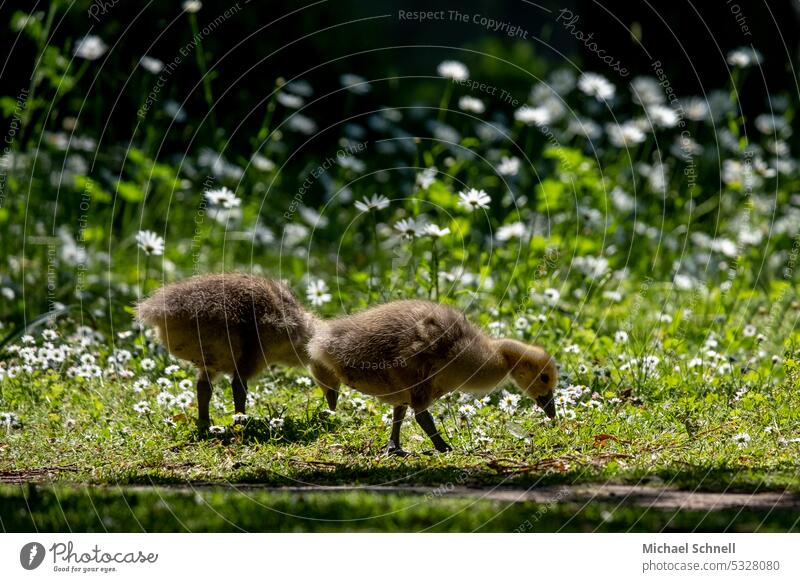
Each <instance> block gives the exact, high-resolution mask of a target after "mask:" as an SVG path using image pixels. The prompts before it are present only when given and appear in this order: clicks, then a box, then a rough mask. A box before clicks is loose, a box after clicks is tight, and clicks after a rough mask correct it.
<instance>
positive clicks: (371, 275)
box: [369, 212, 385, 299]
mask: <svg viewBox="0 0 800 582" xmlns="http://www.w3.org/2000/svg"><path fill="white" fill-rule="evenodd" d="M370 215H371V216H372V249H373V250H372V254H373V256H372V261H370V265H369V279H370V283H369V297H370V299H372V286H373V285H374V284H375V277H376V275H375V263H376V262H377V261H378V251H379V248H378V217H377V215H376V213H375V212H370ZM380 296H381V299H385V297H384V296H383V289H381V290H380Z"/></svg>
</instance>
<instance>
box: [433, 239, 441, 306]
mask: <svg viewBox="0 0 800 582" xmlns="http://www.w3.org/2000/svg"><path fill="white" fill-rule="evenodd" d="M431 279H432V282H433V290H434V295H433V297H434V299H435V300H436V301H439V249H438V247H437V246H436V238H435V237H434V238H432V239H431Z"/></svg>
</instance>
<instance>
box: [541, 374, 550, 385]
mask: <svg viewBox="0 0 800 582" xmlns="http://www.w3.org/2000/svg"><path fill="white" fill-rule="evenodd" d="M542 382H544V383H545V384H549V383H550V374H542Z"/></svg>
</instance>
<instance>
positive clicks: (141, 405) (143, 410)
mask: <svg viewBox="0 0 800 582" xmlns="http://www.w3.org/2000/svg"><path fill="white" fill-rule="evenodd" d="M133 411H134V412H137V413H138V414H147V413H148V412H150V405H149V404H148V403H147V401H146V400H142V401H140V402H137V403H136V404H134V405H133Z"/></svg>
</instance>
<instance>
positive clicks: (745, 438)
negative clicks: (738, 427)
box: [733, 432, 750, 448]
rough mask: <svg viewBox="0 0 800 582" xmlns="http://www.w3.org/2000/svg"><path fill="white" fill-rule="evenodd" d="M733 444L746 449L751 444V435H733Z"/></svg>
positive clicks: (744, 433)
mask: <svg viewBox="0 0 800 582" xmlns="http://www.w3.org/2000/svg"><path fill="white" fill-rule="evenodd" d="M733 442H735V443H736V444H737V445H739V446H740V447H742V448H744V447H746V446H747V444H748V443H749V442H750V435H749V434H748V433H746V432H740V433H736V434H735V435H733Z"/></svg>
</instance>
